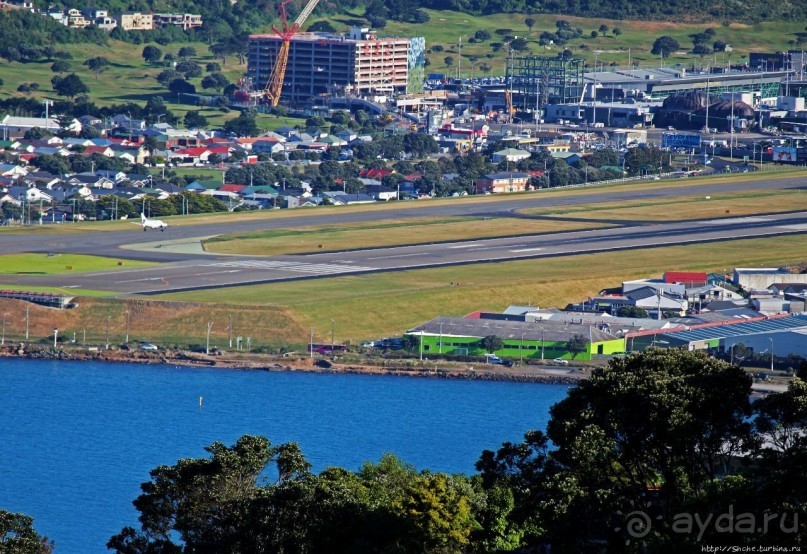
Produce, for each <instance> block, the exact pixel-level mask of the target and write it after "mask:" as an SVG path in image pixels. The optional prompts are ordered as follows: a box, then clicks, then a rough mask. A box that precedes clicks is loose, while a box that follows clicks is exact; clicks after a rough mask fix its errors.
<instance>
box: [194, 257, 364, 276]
mask: <svg viewBox="0 0 807 554" xmlns="http://www.w3.org/2000/svg"><path fill="white" fill-rule="evenodd" d="M210 265H211V266H215V267H237V268H240V269H266V270H274V271H291V272H295V273H309V274H312V275H334V274H337V273H354V272H358V271H373V270H375V269H376V268H374V267H362V266H355V265H347V266H346V265H338V264H308V263H301V262H275V261H269V260H266V261H263V260H243V261H232V262H218V263H215V264H210Z"/></svg>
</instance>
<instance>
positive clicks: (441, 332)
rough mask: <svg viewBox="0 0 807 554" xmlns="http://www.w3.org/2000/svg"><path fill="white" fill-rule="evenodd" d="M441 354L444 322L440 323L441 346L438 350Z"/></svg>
mask: <svg viewBox="0 0 807 554" xmlns="http://www.w3.org/2000/svg"><path fill="white" fill-rule="evenodd" d="M437 352H438V353H439V354H442V353H443V324H442V323H440V347H439V349H438V351H437Z"/></svg>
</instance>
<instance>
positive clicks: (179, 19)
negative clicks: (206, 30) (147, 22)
mask: <svg viewBox="0 0 807 554" xmlns="http://www.w3.org/2000/svg"><path fill="white" fill-rule="evenodd" d="M172 25H174V26H177V27H182V29H183V30H184V31H187V30H188V29H195V28H196V27H201V26H202V16H201V15H199V14H195V13H155V14H154V27H170V26H172Z"/></svg>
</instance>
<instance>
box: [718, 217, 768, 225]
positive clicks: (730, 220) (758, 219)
mask: <svg viewBox="0 0 807 554" xmlns="http://www.w3.org/2000/svg"><path fill="white" fill-rule="evenodd" d="M765 221H770V218H768V217H737V218H728V219H710V220H709V221H704V222H703V224H704V225H725V224H727V223H729V224H732V225H734V224H737V225H741V224H743V223H763V222H765Z"/></svg>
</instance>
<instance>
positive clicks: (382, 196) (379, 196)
mask: <svg viewBox="0 0 807 554" xmlns="http://www.w3.org/2000/svg"><path fill="white" fill-rule="evenodd" d="M364 192H365V193H366V194H367V195H368V196H370V197H371V198H373V199H374V200H380V201H382V202H386V201H388V200H395V199H396V198H398V192H397V191H396V190H393V189H391V188H389V187H385V186H384V185H382V184H380V183H379V184H377V185H367V186H366V187H364Z"/></svg>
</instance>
